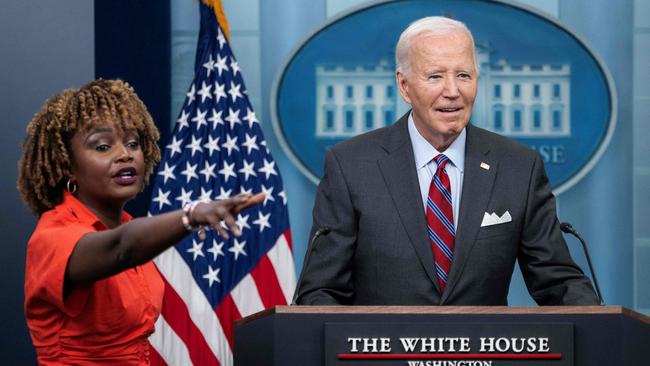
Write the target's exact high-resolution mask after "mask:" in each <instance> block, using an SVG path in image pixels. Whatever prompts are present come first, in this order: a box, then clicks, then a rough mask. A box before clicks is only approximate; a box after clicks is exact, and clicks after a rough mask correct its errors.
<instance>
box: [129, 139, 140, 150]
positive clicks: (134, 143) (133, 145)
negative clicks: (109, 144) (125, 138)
mask: <svg viewBox="0 0 650 366" xmlns="http://www.w3.org/2000/svg"><path fill="white" fill-rule="evenodd" d="M126 146H127V147H128V148H130V149H137V148H139V147H140V142H139V141H129V142H127V143H126Z"/></svg>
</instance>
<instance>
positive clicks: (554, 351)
mask: <svg viewBox="0 0 650 366" xmlns="http://www.w3.org/2000/svg"><path fill="white" fill-rule="evenodd" d="M361 360H363V361H365V362H364V365H368V366H370V365H378V366H403V365H409V366H421V365H422V366H426V365H458V364H460V365H480V366H502V365H503V366H506V365H530V364H531V361H533V362H534V364H535V365H537V366H573V325H572V324H570V323H480V322H476V323H430V322H418V323H401V322H399V323H398V322H386V323H355V322H349V323H348V322H346V323H325V366H344V365H356V364H358V362H359V361H361ZM436 361H438V362H436Z"/></svg>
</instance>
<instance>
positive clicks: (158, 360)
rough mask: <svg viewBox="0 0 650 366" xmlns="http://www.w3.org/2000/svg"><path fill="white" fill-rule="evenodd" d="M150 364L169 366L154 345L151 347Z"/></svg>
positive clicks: (152, 365)
mask: <svg viewBox="0 0 650 366" xmlns="http://www.w3.org/2000/svg"><path fill="white" fill-rule="evenodd" d="M149 362H150V363H151V366H167V362H165V360H164V359H163V358H162V357H161V356H160V353H158V351H156V349H155V348H153V346H152V345H149Z"/></svg>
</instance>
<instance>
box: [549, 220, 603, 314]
mask: <svg viewBox="0 0 650 366" xmlns="http://www.w3.org/2000/svg"><path fill="white" fill-rule="evenodd" d="M560 230H562V232H564V233H566V234H571V235H573V236H575V237H576V238H578V240H579V241H580V244H582V250H583V251H584V253H585V257H586V258H587V264H588V265H589V271H590V272H591V278H592V279H593V280H594V285H595V286H596V294H597V295H598V300H600V305H605V302H604V301H603V295H602V294H601V293H600V287H599V286H598V280H597V279H596V273H595V272H594V266H593V265H592V264H591V258H590V257H589V249H587V243H585V241H584V240H583V239H582V237H581V236H580V234H578V231H577V230H576V229H574V228H573V226H571V224H569V223H568V222H563V223H561V224H560Z"/></svg>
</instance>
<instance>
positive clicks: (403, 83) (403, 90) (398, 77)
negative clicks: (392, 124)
mask: <svg viewBox="0 0 650 366" xmlns="http://www.w3.org/2000/svg"><path fill="white" fill-rule="evenodd" d="M395 81H396V82H397V88H398V89H399V94H400V95H401V96H402V99H404V101H405V102H406V103H407V104H411V98H410V97H409V93H408V90H409V88H408V81H407V80H406V76H404V73H403V72H401V71H399V70H397V71H396V72H395Z"/></svg>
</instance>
